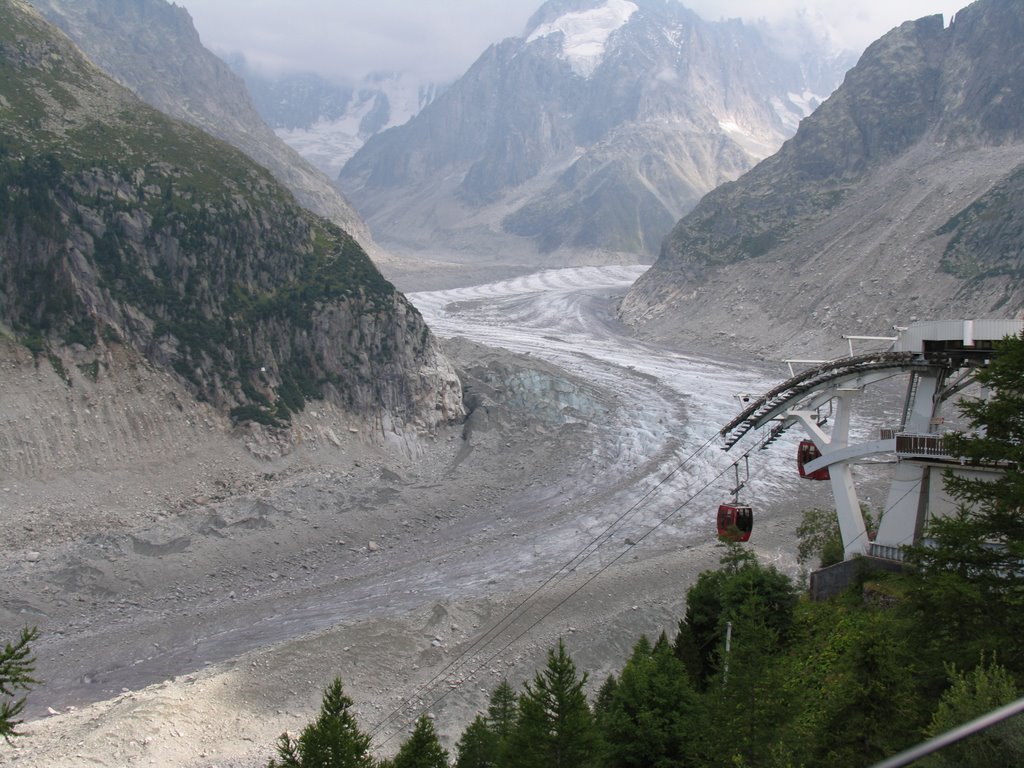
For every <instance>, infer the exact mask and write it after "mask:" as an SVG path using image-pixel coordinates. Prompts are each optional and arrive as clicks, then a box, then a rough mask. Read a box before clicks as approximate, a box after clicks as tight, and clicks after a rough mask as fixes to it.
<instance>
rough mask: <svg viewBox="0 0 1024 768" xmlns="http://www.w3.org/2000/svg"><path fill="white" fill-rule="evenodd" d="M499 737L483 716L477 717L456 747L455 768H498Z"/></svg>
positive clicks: (463, 733)
mask: <svg viewBox="0 0 1024 768" xmlns="http://www.w3.org/2000/svg"><path fill="white" fill-rule="evenodd" d="M498 752H499V750H498V737H497V736H496V735H495V733H494V730H493V729H492V728H491V726H490V724H489V723H488V722H487V720H486V719H485V718H484V717H483V716H482V715H477V716H476V717H475V718H474V719H473V722H471V723H470V724H469V725H468V726H467V727H466V730H465V731H463V732H462V737H461V738H460V739H459V742H458V744H456V745H455V754H456V758H455V768H496V767H497V766H498V765H499V764H500V763H499V762H498Z"/></svg>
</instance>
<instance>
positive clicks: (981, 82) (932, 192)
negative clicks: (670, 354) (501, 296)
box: [623, 0, 1024, 349]
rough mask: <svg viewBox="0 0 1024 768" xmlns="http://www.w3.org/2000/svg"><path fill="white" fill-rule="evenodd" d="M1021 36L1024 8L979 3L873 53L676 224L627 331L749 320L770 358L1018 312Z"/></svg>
mask: <svg viewBox="0 0 1024 768" xmlns="http://www.w3.org/2000/svg"><path fill="white" fill-rule="evenodd" d="M1022 24H1024V5H1022V4H1021V3H1016V2H1009V1H1008V0H978V2H975V3H974V4H972V5H971V6H969V7H968V8H966V9H964V10H962V11H960V12H959V13H958V14H957V15H956V17H955V19H954V21H953V23H952V24H951V25H950V26H949V27H947V28H944V27H943V23H942V17H941V16H929V17H925V18H922V19H918V20H915V21H908V22H906V23H904V24H902V25H900V26H899V27H897V28H896V29H894V30H892V31H891V32H889V33H888V34H886V35H885V36H883V37H882V38H880V39H879V40H878V41H876V42H875V43H873V44H872V45H871V46H869V47H868V48H867V50H866V51H865V52H864V54H863V56H862V57H861V59H860V61H859V62H858V64H857V66H856V67H855V68H854V69H852V70H851V71H850V72H849V73H848V74H847V76H846V78H845V80H844V81H843V84H842V85H841V86H840V88H839V89H838V90H837V91H836V92H835V93H834V94H833V95H832V96H831V97H830V98H829V99H828V100H827V101H826V102H825V103H823V104H822V105H821V106H820V107H819V108H818V109H817V110H816V111H815V112H814V114H812V115H811V116H810V117H808V118H807V119H806V120H804V121H803V122H802V123H801V125H800V128H799V130H798V131H797V133H796V135H795V136H794V137H793V138H792V139H790V140H789V141H787V142H786V143H785V144H784V145H783V146H782V148H781V149H780V150H779V151H778V152H777V153H776V154H775V155H773V156H772V157H770V158H768V159H767V160H765V161H764V162H762V163H761V164H759V165H758V166H756V167H755V168H754V169H752V170H751V171H749V172H748V173H746V174H745V175H743V176H742V177H741V178H740V179H738V180H737V181H736V182H734V183H732V184H726V185H723V186H722V187H720V188H718V189H716V190H714V191H713V192H711V193H709V194H708V195H707V196H706V197H705V198H704V199H703V200H702V201H701V202H700V204H699V205H698V206H697V207H696V208H695V209H694V210H693V211H692V212H691V213H690V214H689V215H687V216H686V217H684V218H683V219H682V220H681V221H680V222H679V223H678V225H677V226H676V227H675V229H674V230H673V231H672V233H671V235H670V236H669V237H668V238H666V240H665V242H664V245H663V248H662V251H661V255H660V257H659V259H658V261H657V263H656V264H655V266H654V267H653V268H652V269H651V270H650V272H649V273H648V274H647V275H645V276H644V277H643V278H641V280H639V281H638V282H637V284H636V285H635V286H634V287H633V289H632V290H631V291H630V294H629V295H628V296H627V298H626V300H625V302H624V304H623V316H624V317H625V318H626V319H627V320H628V321H629V322H633V323H635V324H637V325H640V326H643V327H645V328H647V329H648V331H649V332H650V333H652V334H655V335H659V334H666V335H667V336H672V335H673V334H675V333H685V330H684V329H685V328H686V326H687V325H688V324H690V325H691V326H692V325H693V320H692V318H695V317H697V316H701V317H702V318H703V321H702V323H707V324H708V326H710V327H714V326H715V325H716V324H717V325H719V326H720V327H725V326H728V325H730V324H737V323H736V316H735V315H730V314H729V311H728V309H727V308H733V309H736V308H737V307H738V306H743V307H744V308H745V309H744V312H743V313H741V314H743V315H744V316H745V315H749V316H751V317H757V318H758V319H757V322H756V323H754V324H753V325H751V326H750V327H749V328H747V329H746V332H747V333H749V334H750V339H749V340H748V342H749V344H751V345H753V347H754V348H762V349H763V348H765V347H768V346H773V345H777V344H778V343H779V342H778V340H777V339H776V340H774V341H770V340H769V338H768V337H769V336H773V335H774V336H780V337H781V336H785V335H786V334H788V333H792V334H794V335H797V334H800V333H802V334H805V335H806V337H807V338H811V339H815V342H814V343H818V342H820V340H821V338H822V336H823V335H827V334H828V333H831V334H832V335H833V337H836V336H838V335H839V334H840V333H843V332H846V333H852V332H857V329H858V328H860V329H863V331H864V332H867V333H877V332H881V331H884V330H885V328H886V326H887V324H892V323H894V322H895V323H900V322H904V321H906V320H908V319H912V318H913V317H922V316H923V317H936V316H941V317H946V316H950V315H953V316H960V315H963V316H972V315H973V316H986V315H988V314H990V313H993V312H995V313H998V315H999V316H1002V315H1003V314H1005V313H1006V312H1015V311H1019V307H1020V306H1021V302H1022V299H1021V294H1022V287H1021V280H1022V278H1024V274H1022V273H1021V271H1020V264H1019V258H1018V257H1017V255H1016V254H1019V253H1020V251H1021V248H1022V247H1024V246H1022V240H1021V232H1024V223H1022V221H1021V218H1022V217H1021V214H1020V208H1019V207H1018V206H1017V205H1016V202H1015V201H1018V200H1019V199H1020V197H1019V196H1020V194H1021V178H1022V177H1021V173H1020V172H1019V169H1020V168H1021V167H1022V164H1024V137H1022V135H1021V131H1022V129H1024V100H1022V88H1021V82H1024V81H1022V79H1021V75H1022V74H1024V73H1022V72H1021V67H1022V61H1024V51H1022V48H1021V46H1022V45H1024V34H1022V33H1024V28H1022ZM993 244H998V247H996V246H994V245H993ZM723 291H724V292H725V293H724V294H723V293H722V292H723ZM737 295H742V296H743V297H744V299H743V301H742V302H741V303H740V304H738V303H737V302H736V301H735V300H734V298H733V297H734V296H737ZM822 307H824V308H826V309H827V312H825V311H822V309H821V308H822ZM908 315H909V316H910V317H908ZM868 323H871V324H873V326H871V327H864V326H865V324H868ZM739 324H740V325H742V323H739ZM766 329H771V331H768V330H766ZM707 331H708V327H705V329H704V332H707ZM690 332H691V335H694V333H693V328H692V327H691V330H690ZM698 335H699V334H698ZM741 343H742V342H741Z"/></svg>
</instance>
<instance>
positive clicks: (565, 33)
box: [526, 0, 640, 78]
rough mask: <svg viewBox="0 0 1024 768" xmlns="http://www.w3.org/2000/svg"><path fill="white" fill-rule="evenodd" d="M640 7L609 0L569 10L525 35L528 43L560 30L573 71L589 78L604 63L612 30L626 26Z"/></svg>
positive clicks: (626, 2)
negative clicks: (586, 8) (585, 9)
mask: <svg viewBox="0 0 1024 768" xmlns="http://www.w3.org/2000/svg"><path fill="white" fill-rule="evenodd" d="M638 10H640V9H639V8H638V7H637V5H636V4H635V3H631V2H629V0H607V2H605V3H604V5H601V6H599V7H597V8H593V9H592V10H589V11H578V12H576V13H567V14H565V15H564V16H560V17H559V18H557V19H555V20H554V21H552V22H549V23H547V24H542V25H541V26H539V27H537V29H535V30H534V31H533V34H531V35H530V36H529V37H528V38H527V39H526V44H527V45H529V44H530V43H532V42H533V41H534V40H539V39H541V38H543V37H547V36H548V35H554V34H559V33H561V35H562V58H563V59H565V60H566V61H568V62H569V66H571V67H572V71H573V72H575V73H576V74H577V75H579V76H580V77H585V78H587V77H590V76H591V75H592V74H594V71H595V70H596V69H597V68H598V66H599V65H600V64H601V60H602V59H603V58H604V51H605V46H606V44H607V42H608V38H609V37H611V34H612V32H614V31H615V30H617V29H619V28H621V27H623V26H625V24H626V23H627V22H628V21H629V19H630V17H631V16H632V15H633V14H634V13H636V12H637V11H638Z"/></svg>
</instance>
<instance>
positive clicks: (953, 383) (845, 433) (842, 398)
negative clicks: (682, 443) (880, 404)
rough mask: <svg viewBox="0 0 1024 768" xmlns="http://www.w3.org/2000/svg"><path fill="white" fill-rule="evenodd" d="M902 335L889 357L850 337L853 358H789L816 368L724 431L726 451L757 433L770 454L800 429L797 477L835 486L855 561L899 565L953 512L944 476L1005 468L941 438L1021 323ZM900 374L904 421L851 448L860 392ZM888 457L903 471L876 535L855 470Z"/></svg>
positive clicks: (922, 327)
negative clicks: (967, 462) (964, 455)
mask: <svg viewBox="0 0 1024 768" xmlns="http://www.w3.org/2000/svg"><path fill="white" fill-rule="evenodd" d="M895 330H896V331H897V335H896V336H895V337H892V338H886V339H885V340H886V341H890V342H891V346H889V348H888V349H886V350H885V351H883V352H876V353H871V354H863V355H854V354H853V341H854V340H858V339H860V340H864V339H872V340H876V341H877V340H880V337H863V336H860V337H858V336H847V337H844V338H846V339H848V340H849V343H850V355H849V356H848V357H842V358H839V359H836V360H831V361H827V362H820V361H791V370H792V363H796V362H801V363H805V364H808V363H809V364H810V367H808V368H806V369H804V370H802V371H801V372H799V373H796V374H794V375H793V376H792V377H791V378H790V379H788V380H786V381H784V382H783V383H782V384H780V385H779V386H777V387H775V388H774V389H772V390H771V391H769V392H767V393H765V394H764V395H762V396H760V397H757V398H752V399H751V401H750V402H749V404H748V405H747V407H746V408H744V410H743V411H742V413H740V414H739V415H738V416H737V417H736V418H735V419H733V420H732V421H731V422H729V423H728V424H727V425H725V427H723V428H722V430H721V436H722V438H723V439H724V441H725V449H726V450H729V449H731V448H732V447H733V446H734V445H736V444H737V443H738V442H739V441H740V440H742V439H743V438H744V437H745V436H747V435H748V434H750V433H755V434H758V435H759V436H760V439H761V447H762V448H766V447H767V446H769V445H770V444H771V443H773V442H774V441H775V440H777V439H778V438H779V437H780V436H781V435H782V434H783V433H784V432H786V431H787V430H788V429H790V428H791V427H794V426H796V425H799V426H801V427H802V428H803V430H804V431H805V432H806V434H807V438H806V439H805V440H803V441H802V442H801V443H800V447H799V450H798V456H797V459H798V468H799V470H800V475H801V477H804V478H807V479H811V480H819V481H827V482H829V483H831V487H832V495H833V497H834V499H835V505H836V513H837V515H838V518H839V529H840V533H841V535H842V540H843V550H844V554H845V558H846V560H847V561H849V560H850V559H852V558H854V557H856V556H868V557H871V558H877V559H880V560H882V561H887V562H888V563H892V564H894V563H898V562H899V561H901V560H902V548H903V547H905V546H906V545H909V544H913V543H917V542H918V541H920V540H921V537H922V535H923V531H924V530H925V527H926V524H927V522H928V521H929V519H931V518H932V517H935V516H942V515H947V514H950V513H951V512H952V511H954V505H953V502H952V500H951V499H950V498H949V497H948V496H947V495H946V493H945V491H944V488H943V474H944V472H945V471H946V470H949V469H952V470H953V471H954V472H955V473H958V474H967V475H972V476H975V477H984V476H991V475H992V474H993V473H997V472H1000V471H1001V470H1000V469H999V468H998V467H979V466H971V467H967V466H964V464H963V462H962V461H961V459H960V457H958V456H952V455H950V453H949V452H948V451H947V450H946V448H945V444H944V440H943V431H944V429H945V427H944V423H945V420H944V417H943V408H944V406H946V404H947V402H948V401H949V400H950V398H952V397H953V396H954V395H956V394H958V393H959V392H961V391H963V390H964V389H965V388H966V387H968V386H969V385H970V384H972V383H974V381H975V374H976V373H977V371H978V370H979V369H980V368H983V367H985V366H987V365H988V363H989V361H990V360H991V358H992V353H993V348H994V343H995V342H996V341H999V340H1002V339H1003V338H1005V337H1007V336H1017V335H1019V334H1021V333H1022V331H1024V320H942V321H928V322H918V323H914V324H912V325H910V326H909V327H906V328H897V329H895ZM900 375H906V376H907V386H906V394H905V396H904V401H903V408H902V414H901V417H900V420H899V423H898V424H897V425H894V426H893V427H892V428H888V429H883V430H882V431H881V434H879V435H878V437H877V439H875V440H870V441H866V442H858V443H854V442H851V439H850V420H851V417H852V411H853V407H854V403H855V402H856V401H857V398H858V395H860V394H861V393H862V392H863V391H864V388H865V387H867V386H870V385H871V384H875V383H878V382H880V381H882V380H885V379H892V378H893V377H894V376H900ZM823 413H826V414H827V415H826V416H822V414H823ZM829 421H831V424H830V425H829ZM829 427H830V429H829ZM826 430H828V431H826ZM886 454H888V455H890V456H894V457H895V462H896V469H895V473H894V475H893V478H892V482H891V485H890V487H889V493H888V499H887V501H886V505H885V509H884V513H883V515H882V519H881V522H880V524H879V528H878V531H877V534H875V535H874V537H873V538H872V537H870V536H869V534H868V531H867V529H866V526H865V522H864V516H863V514H862V513H861V508H860V502H859V500H858V498H857V490H856V487H855V486H854V479H853V473H852V466H853V464H855V463H857V462H860V461H864V460H865V459H870V458H872V457H878V456H882V455H886Z"/></svg>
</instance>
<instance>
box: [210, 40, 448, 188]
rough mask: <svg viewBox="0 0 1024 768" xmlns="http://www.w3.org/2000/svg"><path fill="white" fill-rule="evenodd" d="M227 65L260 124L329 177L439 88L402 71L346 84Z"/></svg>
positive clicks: (238, 60)
mask: <svg viewBox="0 0 1024 768" xmlns="http://www.w3.org/2000/svg"><path fill="white" fill-rule="evenodd" d="M227 61H228V64H229V65H230V66H231V68H232V70H234V71H235V72H236V73H237V74H238V75H239V76H240V77H241V78H242V79H243V80H244V81H245V84H246V86H247V87H248V89H249V93H250V94H251V95H252V101H253V104H254V105H255V107H256V109H257V111H259V113H260V116H261V117H262V118H263V119H264V120H265V121H266V123H267V124H268V125H269V126H270V127H271V128H273V129H274V131H275V132H276V133H277V135H278V136H279V137H280V138H281V139H282V140H283V141H284V142H285V143H286V144H288V145H289V146H290V147H292V148H293V149H295V150H296V151H297V152H299V154H301V155H302V156H303V157H304V158H306V159H307V160H308V161H309V162H311V163H312V164H313V165H315V166H316V167H317V168H319V169H320V170H321V171H323V172H324V173H326V174H327V175H328V176H329V177H330V178H335V177H337V175H338V173H339V172H340V171H341V168H342V166H344V165H345V163H346V162H347V161H348V159H349V158H350V157H352V155H354V154H355V153H356V151H357V150H358V149H359V148H360V147H361V146H363V144H365V143H366V140H367V139H369V138H370V137H371V136H373V135H374V134H377V133H380V132H381V131H383V130H385V129H387V128H391V127H394V126H396V125H402V124H403V123H405V122H406V121H408V120H409V118H411V117H413V116H414V115H416V114H417V113H419V111H420V110H421V109H423V108H424V107H425V106H427V105H428V104H429V103H430V102H431V101H433V100H434V99H435V98H436V97H437V95H438V94H439V93H440V92H441V91H442V90H443V87H442V86H438V85H436V84H434V83H422V82H420V81H419V80H418V79H417V78H415V77H414V76H413V75H410V74H403V73H377V74H371V75H368V76H367V77H365V78H364V79H363V80H362V81H361V82H359V83H358V84H355V85H352V84H342V83H335V82H332V81H330V80H328V79H327V78H324V77H321V76H320V75H317V74H314V73H312V72H297V73H289V74H282V75H276V76H274V75H269V74H267V73H265V72H262V71H260V70H258V69H256V68H254V67H252V66H250V65H249V64H248V63H247V62H246V60H245V57H244V56H242V55H241V54H234V55H232V56H229V57H228V59H227Z"/></svg>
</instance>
